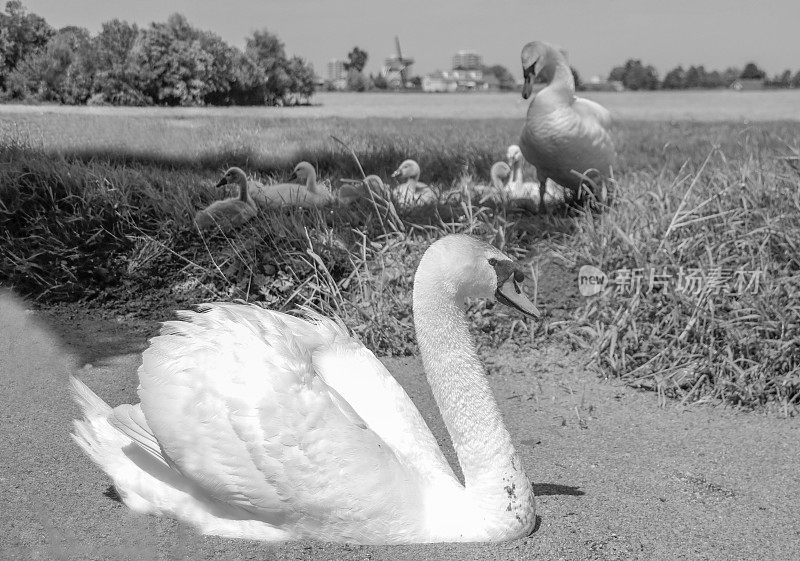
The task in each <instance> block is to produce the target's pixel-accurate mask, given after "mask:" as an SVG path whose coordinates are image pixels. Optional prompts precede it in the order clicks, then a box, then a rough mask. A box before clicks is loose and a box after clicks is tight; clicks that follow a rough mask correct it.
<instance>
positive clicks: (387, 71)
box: [383, 36, 414, 89]
mask: <svg viewBox="0 0 800 561" xmlns="http://www.w3.org/2000/svg"><path fill="white" fill-rule="evenodd" d="M394 45H395V49H396V52H395V54H394V55H390V56H389V57H387V58H386V60H385V61H384V66H383V77H384V78H386V81H387V82H389V84H390V85H391V86H392V87H394V88H397V89H400V88H405V87H406V83H407V81H408V74H409V71H410V70H411V65H412V64H414V59H413V58H404V57H403V52H402V51H401V50H400V37H397V36H395V38H394Z"/></svg>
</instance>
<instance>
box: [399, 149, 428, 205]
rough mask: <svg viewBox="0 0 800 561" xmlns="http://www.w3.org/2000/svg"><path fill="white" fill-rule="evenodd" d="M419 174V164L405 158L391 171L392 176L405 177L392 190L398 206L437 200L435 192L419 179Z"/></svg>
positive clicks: (423, 203)
mask: <svg viewBox="0 0 800 561" xmlns="http://www.w3.org/2000/svg"><path fill="white" fill-rule="evenodd" d="M419 174H420V169H419V164H418V163H417V162H415V161H414V160H405V161H404V162H403V163H402V164H400V167H398V168H397V169H396V170H395V171H394V173H392V177H399V178H400V179H405V183H402V184H400V185H398V186H397V187H396V188H395V190H394V193H395V200H396V201H397V204H399V205H400V206H402V207H411V206H417V205H420V206H422V205H430V204H434V203H436V202H438V200H439V198H438V197H437V196H436V192H435V191H434V190H433V189H431V188H430V187H428V186H427V185H426V184H425V183H422V182H421V181H420V180H419Z"/></svg>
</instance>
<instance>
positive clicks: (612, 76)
mask: <svg viewBox="0 0 800 561" xmlns="http://www.w3.org/2000/svg"><path fill="white" fill-rule="evenodd" d="M737 80H760V81H763V82H764V86H765V87H768V88H770V87H771V88H800V70H798V71H797V72H795V73H794V74H792V71H791V70H785V71H784V72H782V73H781V74H778V75H776V76H774V77H773V78H767V73H766V72H764V71H763V70H762V69H761V68H759V67H758V65H757V64H756V63H754V62H748V63H747V64H746V65H745V66H744V68H737V67H730V68H727V69H725V70H723V71H719V70H711V71H708V70H706V69H705V67H704V66H703V65H700V66H690V67H689V68H687V69H684V68H683V66H677V67H676V68H673V69H672V70H670V71H669V72H667V73H666V74H665V75H664V79H663V80H660V79H659V77H658V72H657V71H656V69H655V68H654V67H653V66H651V65H647V66H645V65H644V64H642V61H641V60H638V59H629V60H628V61H626V62H625V64H624V65H622V66H617V67H615V68H613V69H612V70H611V72H610V73H609V75H608V81H609V82H621V83H622V85H623V86H624V87H625V89H628V90H657V89H665V90H684V89H693V88H701V89H713V88H728V87H730V86H731V85H732V84H733V83H734V82H736V81H737Z"/></svg>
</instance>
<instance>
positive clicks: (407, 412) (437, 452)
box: [313, 337, 455, 478]
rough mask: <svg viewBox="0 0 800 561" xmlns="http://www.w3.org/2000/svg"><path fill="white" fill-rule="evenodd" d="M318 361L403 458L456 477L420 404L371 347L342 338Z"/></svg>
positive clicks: (324, 373) (428, 470)
mask: <svg viewBox="0 0 800 561" xmlns="http://www.w3.org/2000/svg"><path fill="white" fill-rule="evenodd" d="M313 360H314V365H315V367H316V369H317V372H319V374H320V376H322V378H323V379H324V380H325V382H326V383H327V384H328V385H329V386H331V388H334V389H335V390H336V391H337V392H338V393H339V395H341V396H342V398H343V399H344V400H345V401H346V402H347V403H348V404H349V405H350V406H351V407H352V408H353V409H354V410H355V412H356V413H357V414H358V416H359V417H360V418H362V419H363V420H364V422H365V423H366V425H367V426H368V427H369V428H370V429H372V430H373V431H375V433H377V435H378V436H380V437H381V439H382V440H383V441H384V442H386V444H388V445H389V446H390V447H391V448H392V449H393V450H394V451H395V453H396V454H397V455H398V456H399V457H400V458H401V459H402V460H404V461H407V462H409V463H410V464H411V465H414V466H415V467H416V468H417V469H418V470H419V471H421V472H422V473H424V474H426V475H428V476H431V477H441V476H445V477H452V478H454V477H455V476H454V475H453V471H452V469H451V467H450V465H449V464H448V463H447V460H446V459H445V457H444V454H442V451H441V448H440V447H439V444H438V443H437V442H436V438H435V437H434V436H433V433H431V430H430V428H428V425H427V424H426V423H425V420H424V419H423V418H422V415H421V414H420V412H419V410H418V409H417V407H416V406H415V405H414V402H413V401H411V398H409V397H408V394H407V393H406V392H405V390H403V388H402V387H401V386H400V384H399V383H398V382H397V380H395V378H394V377H393V376H392V375H391V374H390V373H389V371H388V370H387V369H386V367H385V366H384V365H383V363H382V362H381V361H379V360H378V359H377V357H376V356H375V355H374V354H373V353H372V352H371V351H370V350H369V349H367V348H366V347H364V345H362V344H361V343H360V342H358V341H356V340H354V339H351V338H349V337H348V338H346V339H345V338H343V337H342V338H339V339H337V340H336V341H335V342H334V343H333V344H331V345H326V346H320V347H319V349H318V350H317V352H315V353H314V358H313Z"/></svg>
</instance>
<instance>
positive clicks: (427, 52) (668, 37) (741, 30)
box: [23, 0, 800, 79]
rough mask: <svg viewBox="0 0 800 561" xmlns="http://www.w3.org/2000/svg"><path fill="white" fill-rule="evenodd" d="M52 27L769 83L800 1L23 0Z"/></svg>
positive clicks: (433, 63) (308, 52) (794, 36)
mask: <svg viewBox="0 0 800 561" xmlns="http://www.w3.org/2000/svg"><path fill="white" fill-rule="evenodd" d="M23 4H24V5H25V7H26V8H27V9H28V11H30V12H34V13H37V14H39V15H41V16H43V17H44V18H45V19H46V20H47V21H48V23H50V24H51V25H52V26H54V27H63V26H65V25H78V26H81V27H86V28H88V29H89V30H90V31H91V32H92V33H95V32H97V31H98V30H99V29H100V24H101V23H102V22H104V21H108V20H110V19H112V18H119V19H123V20H127V21H129V22H136V23H137V24H139V25H148V24H149V23H151V22H153V21H164V20H165V19H166V18H167V16H169V14H171V13H174V12H180V13H182V14H184V15H185V16H186V17H187V18H188V20H189V22H190V23H191V24H192V25H193V26H195V27H199V28H202V29H207V30H211V31H214V32H215V33H217V34H218V35H220V36H221V37H222V38H223V39H225V40H226V41H227V42H229V43H231V44H233V45H236V46H239V47H243V46H244V38H245V36H247V35H248V34H250V33H251V32H253V31H255V30H256V29H261V28H267V29H268V30H270V31H271V32H273V33H276V34H277V35H278V36H279V37H280V38H281V40H282V41H283V42H284V44H285V45H286V52H287V54H289V55H299V56H302V57H303V58H305V59H306V60H308V61H310V62H311V63H312V64H313V65H314V68H315V70H316V72H317V73H318V74H319V75H320V76H322V77H323V78H324V77H326V76H327V62H328V61H329V60H330V59H331V58H345V57H346V55H347V53H348V52H349V51H350V50H351V49H352V48H353V47H354V46H356V45H357V46H359V47H360V48H361V49H364V50H366V51H367V53H368V54H369V60H368V62H367V67H366V71H367V72H371V73H377V72H378V71H379V70H380V67H381V65H382V64H383V59H384V58H385V57H386V56H388V55H390V54H393V53H394V37H395V35H398V36H399V37H400V42H401V46H402V49H403V55H404V56H407V57H408V56H410V57H413V58H414V59H415V60H416V63H415V64H414V67H413V71H412V73H413V74H425V73H428V72H432V71H434V70H448V69H449V68H450V65H451V58H452V56H453V54H454V53H455V52H456V51H458V50H461V49H469V50H475V51H477V52H479V53H480V54H481V55H482V56H483V59H484V63H485V64H502V65H504V66H506V67H507V68H508V69H509V70H511V72H512V73H513V74H514V76H515V77H517V78H520V76H521V73H522V72H521V68H520V62H519V53H520V50H521V49H522V46H523V45H524V44H525V43H527V42H528V41H533V40H544V41H549V42H551V43H555V44H557V45H560V46H561V47H563V48H565V49H566V50H567V51H568V53H569V58H570V63H571V64H572V65H573V66H574V67H575V68H576V69H577V70H578V71H579V72H580V75H581V76H582V77H583V78H584V79H588V78H589V77H591V76H594V75H601V76H603V77H605V76H607V75H608V72H609V71H610V70H611V68H613V67H614V66H618V65H621V64H623V63H624V62H625V61H626V60H627V59H629V58H638V59H641V60H642V62H643V63H644V64H652V65H653V66H655V67H656V69H657V70H658V71H659V74H660V76H661V77H662V78H663V76H664V74H665V73H666V72H667V71H669V70H670V69H672V68H674V67H675V66H677V65H678V64H681V65H683V66H684V68H686V67H688V66H689V65H692V64H694V65H699V64H703V65H705V67H706V69H707V70H713V69H718V70H724V69H725V68H727V67H729V66H738V67H743V66H744V65H745V64H746V63H747V62H750V61H754V62H756V63H757V64H758V65H759V66H760V67H761V68H763V69H764V70H766V71H767V74H768V75H770V76H772V75H774V74H777V73H780V72H782V71H783V70H784V69H787V68H788V69H790V70H791V71H792V73H794V72H797V71H798V70H800V31H798V26H799V25H800V0H494V1H488V0H395V1H393V2H389V1H386V0H213V1H210V0H174V1H170V0H23Z"/></svg>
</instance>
